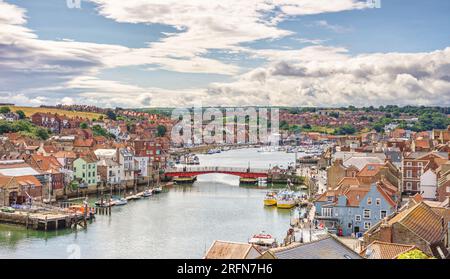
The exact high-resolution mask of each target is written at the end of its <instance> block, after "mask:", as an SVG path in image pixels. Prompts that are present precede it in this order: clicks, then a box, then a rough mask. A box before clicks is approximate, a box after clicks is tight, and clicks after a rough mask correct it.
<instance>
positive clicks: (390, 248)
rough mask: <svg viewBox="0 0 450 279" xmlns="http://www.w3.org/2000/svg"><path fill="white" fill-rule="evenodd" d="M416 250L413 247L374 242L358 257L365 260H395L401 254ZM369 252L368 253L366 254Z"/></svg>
mask: <svg viewBox="0 0 450 279" xmlns="http://www.w3.org/2000/svg"><path fill="white" fill-rule="evenodd" d="M414 248H416V247H415V246H414V245H405V244H397V243H388V242H381V241H378V240H376V241H374V242H372V243H370V244H369V246H367V247H366V248H365V249H364V250H362V251H361V253H360V255H361V256H363V257H365V258H367V259H386V260H388V259H395V258H397V257H398V256H400V255H401V254H403V253H405V252H408V251H410V250H412V249H414ZM368 251H370V252H369V253H367V252H368Z"/></svg>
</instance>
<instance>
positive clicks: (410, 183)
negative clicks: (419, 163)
mask: <svg viewBox="0 0 450 279" xmlns="http://www.w3.org/2000/svg"><path fill="white" fill-rule="evenodd" d="M406 190H412V182H406Z"/></svg>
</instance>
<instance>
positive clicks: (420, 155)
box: [402, 152, 448, 194]
mask: <svg viewBox="0 0 450 279" xmlns="http://www.w3.org/2000/svg"><path fill="white" fill-rule="evenodd" d="M447 157H448V155H447V153H442V152H428V153H424V152H412V153H409V154H406V155H405V156H404V157H403V161H402V192H403V193H404V194H415V193H420V192H421V187H420V177H421V176H422V174H423V173H425V172H426V171H427V170H429V169H432V170H433V171H436V169H438V168H439V166H441V165H442V164H444V163H446V162H447V161H448V159H447Z"/></svg>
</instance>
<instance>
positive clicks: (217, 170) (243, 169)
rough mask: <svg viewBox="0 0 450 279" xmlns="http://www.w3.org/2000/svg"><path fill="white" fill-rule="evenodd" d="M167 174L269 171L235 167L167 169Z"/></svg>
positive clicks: (266, 170) (266, 171)
mask: <svg viewBox="0 0 450 279" xmlns="http://www.w3.org/2000/svg"><path fill="white" fill-rule="evenodd" d="M165 172H166V173H171V172H172V173H173V172H250V173H268V172H269V170H268V169H263V168H250V169H248V168H233V167H177V168H169V169H166V171H165Z"/></svg>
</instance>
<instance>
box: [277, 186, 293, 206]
mask: <svg viewBox="0 0 450 279" xmlns="http://www.w3.org/2000/svg"><path fill="white" fill-rule="evenodd" d="M296 204H297V201H296V199H295V197H294V192H292V191H289V190H285V191H282V192H281V193H279V194H278V195H277V208H282V209H291V208H293V207H294V206H296Z"/></svg>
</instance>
